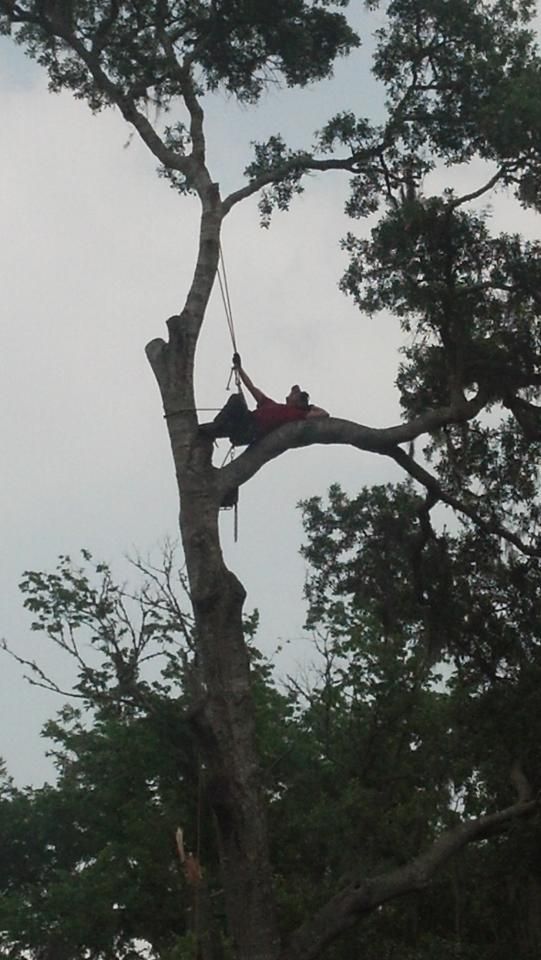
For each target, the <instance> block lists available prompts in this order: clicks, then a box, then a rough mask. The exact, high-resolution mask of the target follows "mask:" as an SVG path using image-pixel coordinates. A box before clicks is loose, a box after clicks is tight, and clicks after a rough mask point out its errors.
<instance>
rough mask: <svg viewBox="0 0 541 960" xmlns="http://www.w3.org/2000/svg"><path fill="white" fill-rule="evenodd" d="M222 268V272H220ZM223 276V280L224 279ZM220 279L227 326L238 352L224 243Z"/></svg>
mask: <svg viewBox="0 0 541 960" xmlns="http://www.w3.org/2000/svg"><path fill="white" fill-rule="evenodd" d="M220 268H221V273H220ZM222 276H223V280H222ZM218 281H219V283H220V293H221V294H222V300H223V304H224V310H225V316H226V319H227V326H228V327H229V333H230V335H231V343H232V344H233V353H237V352H238V351H237V340H236V337H235V324H234V322H233V310H232V309H231V297H230V296H229V284H228V282H227V273H226V269H225V260H224V254H223V250H222V245H221V244H220V260H219V264H218Z"/></svg>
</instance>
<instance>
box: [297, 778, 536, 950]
mask: <svg viewBox="0 0 541 960" xmlns="http://www.w3.org/2000/svg"><path fill="white" fill-rule="evenodd" d="M539 799H540V798H539V796H538V797H536V798H535V799H534V800H529V801H526V802H524V801H519V802H518V803H515V804H513V805H512V806H510V807H506V808H505V809H504V810H498V811H497V812H496V813H491V814H486V815H485V816H482V817H478V818H477V819H475V820H466V821H465V822H463V823H459V824H458V826H456V827H454V828H453V829H451V830H447V831H446V832H445V833H443V834H442V835H441V836H440V837H438V839H437V840H435V841H434V843H433V844H432V846H431V847H429V849H428V850H427V851H426V852H425V853H422V854H420V856H418V857H416V858H415V860H412V861H411V863H408V864H406V865H405V866H403V867H399V868H398V869H397V870H393V871H392V872H390V873H387V874H385V875H382V876H378V877H373V878H370V879H356V880H353V881H352V882H351V883H349V884H348V885H347V886H346V887H344V888H343V889H342V890H340V891H339V893H337V894H336V895H335V896H334V897H332V898H331V899H330V900H329V901H328V903H326V904H325V906H324V907H322V908H321V910H319V911H318V912H317V913H316V914H315V915H314V916H312V917H311V918H310V919H309V920H308V921H307V922H306V923H304V924H303V925H302V926H301V927H300V928H299V929H298V930H297V931H296V933H294V934H293V936H292V937H291V940H290V942H289V943H288V945H287V946H286V948H285V950H284V951H283V952H282V955H281V957H280V960H313V958H315V957H317V956H318V955H319V954H320V953H321V951H322V950H323V948H324V947H326V946H327V945H328V944H329V943H331V942H332V941H333V940H336V938H337V937H339V936H340V935H341V934H342V933H344V932H345V931H346V930H348V929H349V928H350V927H352V926H353V925H354V924H355V923H356V922H357V920H358V919H359V916H360V915H362V914H366V913H370V912H371V911H373V910H375V909H376V908H377V907H379V906H380V905H381V904H384V903H387V902H388V901H389V900H393V899H395V898H396V897H401V896H404V895H405V894H407V893H411V892H413V891H415V890H422V889H423V888H424V887H426V886H427V884H428V883H429V882H430V880H431V879H432V877H433V876H434V874H435V873H436V871H437V870H439V869H440V868H441V867H442V866H443V865H444V864H445V863H446V862H447V860H449V859H450V858H451V857H452V856H453V855H454V854H456V853H457V852H458V851H459V850H461V849H462V848H463V847H465V846H466V845H467V844H468V843H472V842H475V841H478V840H482V839H484V838H485V837H487V836H489V835H491V834H493V833H500V832H501V831H502V830H503V829H504V828H505V827H506V826H507V825H508V824H509V823H510V822H511V821H512V820H515V819H517V818H520V817H526V816H528V815H530V814H533V813H534V812H535V811H536V809H537V807H538V805H539Z"/></svg>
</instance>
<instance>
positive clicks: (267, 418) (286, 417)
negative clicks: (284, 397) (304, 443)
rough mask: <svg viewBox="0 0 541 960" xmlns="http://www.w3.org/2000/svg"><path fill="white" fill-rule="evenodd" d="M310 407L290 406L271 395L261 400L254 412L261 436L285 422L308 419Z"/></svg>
mask: <svg viewBox="0 0 541 960" xmlns="http://www.w3.org/2000/svg"><path fill="white" fill-rule="evenodd" d="M307 414H308V409H306V410H305V409H304V408H303V407H293V406H289V404H287V403H276V401H275V400H271V399H270V397H265V398H264V400H260V402H259V403H258V405H257V408H256V409H255V410H254V412H253V417H254V420H255V422H256V424H257V428H258V431H260V434H261V436H264V434H266V433H270V431H271V430H276V427H281V426H282V424H283V423H292V422H293V421H294V420H306V416H307Z"/></svg>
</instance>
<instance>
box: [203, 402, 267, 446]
mask: <svg viewBox="0 0 541 960" xmlns="http://www.w3.org/2000/svg"><path fill="white" fill-rule="evenodd" d="M206 426H208V427H211V428H212V430H208V431H205V432H208V433H212V435H213V436H214V437H228V438H229V440H230V441H231V443H232V444H234V446H236V447H242V446H245V445H246V444H249V443H253V442H254V440H257V426H256V423H255V419H254V415H253V413H252V412H251V411H250V410H248V407H247V405H246V400H245V399H244V397H243V395H242V393H234V394H233V395H232V396H231V397H229V400H228V401H227V403H226V404H225V406H224V407H223V408H222V409H221V410H220V412H219V414H218V415H217V416H216V417H214V420H213V422H212V424H208V425H207V424H205V427H206Z"/></svg>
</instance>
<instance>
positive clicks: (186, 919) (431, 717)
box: [0, 484, 539, 960]
mask: <svg viewBox="0 0 541 960" xmlns="http://www.w3.org/2000/svg"><path fill="white" fill-rule="evenodd" d="M424 509H425V505H424V502H423V499H422V498H420V497H419V496H418V495H416V494H414V492H413V490H412V489H411V486H408V485H407V484H403V485H401V486H398V487H394V488H393V487H386V488H385V487H376V488H372V489H368V488H367V489H364V490H363V491H361V493H360V494H359V495H358V497H356V498H354V499H350V498H348V497H347V496H346V495H345V494H344V493H343V492H342V491H341V490H340V489H339V488H338V487H335V488H333V489H332V490H331V492H330V497H329V502H328V503H327V504H323V502H322V501H321V500H320V499H313V500H311V501H309V502H307V503H306V504H305V506H304V518H305V530H306V534H307V544H306V546H305V548H304V550H305V554H306V557H307V560H308V562H309V565H310V577H309V580H308V581H307V596H308V599H309V622H310V624H311V627H312V629H313V630H314V631H315V633H316V636H317V637H318V644H319V646H320V649H321V652H322V655H323V665H322V667H321V669H320V670H319V671H318V674H317V676H316V677H315V679H314V680H313V681H312V682H311V683H309V684H308V685H307V684H305V683H303V682H301V681H300V680H299V679H298V678H297V679H295V678H291V679H290V681H289V686H290V694H289V695H284V693H282V692H280V691H279V690H277V689H276V687H275V685H274V682H273V680H272V675H271V673H270V669H269V666H268V664H266V663H265V661H262V660H261V658H260V657H259V655H258V653H257V651H256V650H255V648H254V647H253V646H252V645H251V646H250V656H251V664H252V676H253V680H254V697H255V705H256V726H257V738H258V747H259V755H260V757H261V769H262V782H263V787H264V790H265V793H266V796H267V798H268V802H269V814H270V838H271V849H272V860H273V865H274V870H275V878H276V881H275V882H276V887H277V891H278V919H279V924H280V929H281V931H282V934H283V936H284V937H287V936H288V935H290V934H291V933H292V932H294V931H295V929H296V927H297V926H298V925H299V923H302V921H303V919H304V917H305V916H306V915H310V914H311V913H313V912H314V911H315V910H317V909H318V907H320V906H321V905H322V904H324V903H325V901H326V900H327V898H328V897H330V896H332V894H333V893H334V891H335V889H336V887H337V886H338V885H340V884H341V883H342V884H343V883H344V882H345V879H349V878H350V877H351V876H355V872H356V871H355V864H356V863H357V862H362V864H363V867H364V871H365V873H366V874H367V875H370V876H378V875H381V874H386V875H387V876H389V875H391V874H392V873H393V872H394V871H396V870H399V869H400V868H401V867H403V866H404V864H407V863H408V862H410V861H411V860H415V859H416V854H417V851H418V850H419V848H420V847H425V846H428V845H429V844H430V842H431V840H432V839H433V837H434V836H435V835H437V834H438V833H439V832H441V830H442V829H444V828H445V829H447V830H449V829H452V828H453V827H454V826H455V825H456V824H457V822H458V821H459V819H461V818H463V817H464V816H465V815H468V816H473V817H478V816H479V814H481V813H484V812H490V811H494V810H498V809H499V808H500V807H501V806H502V805H505V804H506V803H509V802H510V800H511V799H512V797H513V794H514V793H515V792H516V793H518V794H519V796H522V797H523V798H524V799H526V798H527V797H529V796H530V795H531V794H532V792H533V791H535V790H537V788H538V786H539V774H538V771H539V748H538V744H539V730H538V725H539V693H538V690H539V618H538V617H536V616H535V613H536V611H537V607H538V602H539V601H538V592H539V577H538V575H537V569H536V568H537V566H538V561H537V560H531V559H527V560H524V559H522V558H519V557H516V556H513V555H510V556H509V555H506V554H505V551H501V552H500V554H499V555H498V554H494V553H493V552H491V551H487V550H484V549H483V537H479V535H477V534H476V532H475V530H474V529H470V530H468V531H466V532H465V533H463V534H460V535H454V536H451V535H450V534H445V535H444V534H439V535H438V538H437V539H438V544H437V551H438V553H439V555H440V560H439V564H438V567H437V569H436V564H435V555H432V557H431V558H430V566H431V576H430V577H427V576H426V572H427V571H426V569H421V570H419V569H418V565H419V543H418V538H419V534H420V533H421V532H422V525H423V524H426V518H425V517H424V516H423V513H424ZM443 543H445V552H444V551H443V550H442V549H441V547H442V545H443ZM472 554H473V556H474V558H475V559H474V561H473V562H472V559H471V556H472ZM441 557H445V560H444V561H443V560H442V559H441ZM423 561H424V558H423ZM390 567H391V568H392V574H393V575H392V576H389V568H390ZM410 568H411V571H412V574H411V575H409V576H408V570H409V569H410ZM472 568H473V569H472ZM138 569H139V570H140V571H146V572H145V574H144V575H145V580H144V582H143V585H142V587H140V588H138V589H137V590H131V589H128V588H127V587H126V586H125V587H119V586H117V585H115V584H114V583H113V581H112V579H111V574H110V571H109V570H108V568H107V566H106V565H104V564H97V565H94V564H92V563H91V558H90V557H89V556H88V554H87V553H86V552H84V555H83V565H82V566H81V567H79V566H77V565H75V564H73V563H72V562H71V561H69V560H68V559H67V558H66V557H62V558H60V561H59V564H58V566H57V569H56V571H55V572H54V573H52V574H43V573H31V574H26V575H25V577H24V580H23V582H22V588H23V592H24V594H25V604H26V606H27V607H28V609H29V610H30V611H31V612H32V614H33V617H34V621H33V626H34V628H35V630H37V631H38V633H39V634H40V635H42V636H43V638H44V639H49V640H50V641H52V642H53V643H55V644H59V643H60V645H61V646H62V648H63V649H64V651H65V653H66V654H69V655H71V656H72V657H73V658H75V660H76V663H77V672H78V677H77V678H76V680H75V684H74V687H73V690H72V691H71V696H72V697H75V698H76V702H79V703H81V702H82V703H83V704H84V706H85V708H86V711H85V714H82V713H81V711H80V710H79V709H74V708H72V707H65V708H64V709H63V710H62V711H61V712H60V714H59V716H58V717H57V719H56V720H55V721H54V722H50V723H49V724H48V725H47V727H46V730H45V731H44V732H45V735H46V736H47V738H48V739H49V740H50V741H52V744H53V755H54V757H55V763H56V767H57V771H58V780H57V783H56V784H55V786H54V787H49V786H47V787H45V788H41V789H37V790H31V789H28V790H25V791H20V790H19V791H17V790H15V789H14V788H13V787H10V786H9V784H8V785H7V787H6V791H5V793H4V794H3V796H2V800H1V802H0V820H1V823H2V829H1V831H0V832H1V834H2V836H3V837H4V838H5V839H4V841H3V844H2V850H1V857H2V864H3V867H2V883H1V886H2V894H3V895H2V906H1V908H0V930H1V931H2V937H3V939H2V943H3V945H4V951H6V950H7V951H9V950H11V953H10V952H7V953H6V955H12V954H13V955H15V956H19V955H20V954H21V952H22V951H23V950H25V949H27V950H28V949H30V950H31V952H32V955H41V953H40V951H42V952H44V955H47V956H50V955H51V956H55V957H56V956H65V957H66V960H71V958H72V957H73V958H75V957H80V956H81V955H84V956H88V957H89V958H94V957H96V958H102V957H109V956H111V957H117V956H125V955H126V956H133V957H139V956H141V957H145V956H148V953H149V951H151V955H152V956H156V957H158V956H159V957H160V958H167V960H171V958H172V957H177V956H179V955H182V956H184V955H187V956H192V955H193V952H194V942H193V937H194V933H196V934H197V935H198V937H199V942H200V947H201V952H202V955H203V957H206V956H209V957H215V956H222V953H223V952H224V950H225V952H226V954H227V945H226V942H224V940H223V937H224V934H225V930H224V927H223V888H222V885H221V882H220V876H219V870H218V851H217V849H216V846H215V844H214V842H213V831H212V824H211V820H210V817H209V810H208V806H207V803H206V801H205V791H204V783H205V778H206V770H205V767H204V764H203V763H202V761H201V758H200V756H199V755H198V750H197V744H196V742H195V740H194V737H193V734H192V731H191V728H190V724H189V721H188V718H187V707H188V704H189V700H190V688H191V686H192V684H193V680H192V679H191V675H192V674H193V672H194V671H195V672H196V671H197V663H196V658H195V656H194V651H193V649H192V640H191V634H190V631H189V630H186V629H185V628H186V626H187V625H189V618H185V617H183V616H182V615H179V611H180V612H181V610H182V600H181V598H180V597H179V596H178V590H177V589H176V587H175V585H176V586H177V587H180V588H181V590H183V581H182V578H180V580H179V579H178V578H177V577H176V575H174V570H175V569H176V564H175V563H174V558H173V555H172V554H171V553H170V552H168V553H167V555H166V557H165V561H164V563H163V564H161V565H160V566H159V567H158V566H152V567H149V566H148V565H146V564H142V563H140V562H139V563H138ZM424 583H426V584H427V586H428V587H429V588H430V589H431V590H432V589H433V588H434V587H435V586H436V584H440V587H444V588H446V589H447V592H448V600H447V603H446V605H442V596H443V590H442V589H439V590H435V591H434V592H433V593H429V594H426V593H425V591H424V589H420V587H421V585H422V584H424ZM450 583H451V584H452V588H451V589H449V585H450ZM473 586H475V590H474V593H473V597H472V596H471V591H472V587H473ZM464 594H466V596H464ZM519 599H520V601H521V602H520V606H519V603H518V601H519ZM489 601H490V604H491V606H490V615H488V616H487V615H486V614H485V613H483V611H484V608H485V607H486V604H487V602H489ZM464 609H466V610H467V611H468V618H467V619H466V617H465V616H464ZM509 610H516V614H515V616H514V617H513V618H512V619H511V618H510V617H509ZM435 612H437V613H438V617H439V624H440V629H441V631H442V632H444V633H445V634H446V636H445V638H444V639H443V641H442V643H441V646H442V647H443V649H444V650H445V651H447V652H446V653H443V654H441V653H440V654H438V656H442V655H443V657H444V665H442V666H440V668H439V670H440V671H442V670H443V671H444V672H445V674H446V679H445V681H444V680H443V676H442V673H441V672H439V673H438V674H436V673H435V671H434V668H433V666H432V664H433V660H434V649H433V627H434V617H433V614H434V613H435ZM246 627H247V631H248V632H250V631H251V629H252V627H251V625H250V624H249V623H247V625H246ZM66 640H67V641H68V642H65V641H66ZM142 640H144V643H141V641H142ZM170 648H174V651H175V652H174V653H169V652H168V651H169V650H170ZM137 649H139V656H138V657H137V659H136V660H134V659H133V656H131V655H133V653H134V651H135V650H137ZM82 651H84V652H85V659H84V660H83V658H82V656H81V653H82ZM89 651H91V652H90V653H89ZM160 651H163V652H161V653H160ZM157 654H159V656H157ZM179 654H180V656H179ZM130 658H131V664H132V670H131V672H130V683H126V682H123V683H118V679H119V674H120V677H121V678H123V679H124V680H125V677H126V672H125V667H124V666H123V665H124V664H125V663H126V662H127V661H128V660H130ZM42 659H43V661H44V662H46V660H47V659H48V658H47V657H46V656H45V653H44V655H43V657H42ZM119 665H121V666H120V670H119ZM26 667H27V669H29V670H30V674H29V677H30V679H31V681H32V682H35V683H38V684H46V685H48V686H50V687H52V689H56V690H57V689H58V687H57V685H56V684H55V682H54V679H52V678H48V677H47V675H46V674H45V672H44V670H43V669H42V668H41V667H39V666H38V665H37V664H32V663H29V664H26ZM68 692H69V691H65V693H68ZM179 823H181V824H182V827H183V829H184V834H185V837H186V840H187V842H188V843H190V845H191V846H192V847H193V848H194V849H195V851H196V857H197V860H198V861H199V862H200V864H201V867H202V869H203V881H201V882H200V884H199V885H198V886H197V887H196V888H193V887H192V886H191V885H190V884H189V882H188V877H186V878H185V877H184V876H183V873H184V871H183V869H182V865H181V864H180V863H179V862H178V858H177V856H176V852H175V849H174V842H173V837H174V833H175V828H176V826H177V824H179ZM538 834H539V831H538V824H537V825H532V823H531V822H528V823H527V824H524V825H521V824H520V823H514V824H513V823H511V824H509V826H508V829H507V830H506V831H505V833H504V834H502V835H501V837H500V838H499V839H498V841H497V842H496V843H495V842H492V843H490V844H488V845H486V844H485V845H481V846H479V847H477V848H475V849H473V850H470V851H468V852H467V854H464V852H463V853H462V855H461V856H460V857H457V858H455V861H454V862H453V863H452V864H450V865H447V866H445V865H444V866H443V869H442V870H441V871H440V875H439V876H438V878H437V881H436V883H435V884H433V885H431V888H429V889H427V890H426V891H423V895H422V897H417V898H413V899H412V900H410V902H409V903H408V904H406V905H401V906H400V907H399V908H395V909H393V908H392V907H391V908H387V909H386V910H385V911H383V912H380V911H376V912H375V913H374V915H373V916H372V917H371V919H370V920H369V921H368V922H366V923H365V924H363V925H361V926H360V927H358V928H352V929H350V930H349V931H348V933H347V936H346V937H345V938H344V937H343V938H342V940H341V942H340V943H338V944H336V945H335V946H334V948H333V950H332V954H331V955H332V956H335V957H337V958H341V957H342V956H343V957H349V956H351V955H352V954H357V953H360V952H362V953H363V954H364V955H366V956H367V957H369V958H370V957H372V956H373V957H374V958H375V957H381V956H393V953H395V952H400V954H401V955H405V956H412V957H413V956H415V957H416V958H417V960H420V958H425V957H426V958H429V957H432V956H434V955H438V956H457V955H459V956H460V957H464V958H466V957H469V956H473V955H475V956H477V957H481V958H485V957H486V960H494V958H495V957H500V956H501V957H502V960H503V958H504V957H506V956H508V954H509V951H510V950H511V949H513V950H515V952H518V955H519V956H520V957H521V960H530V958H531V960H533V958H535V957H537V956H538V953H539V929H538V924H537V922H536V916H537V913H536V904H537V903H538V867H537V860H538V857H537V854H536V849H537V845H538V843H539V835H538ZM190 841H191V842H190ZM89 903H91V910H90V912H89V909H88V905H89ZM179 951H180V954H179ZM183 951H184V952H183Z"/></svg>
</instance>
